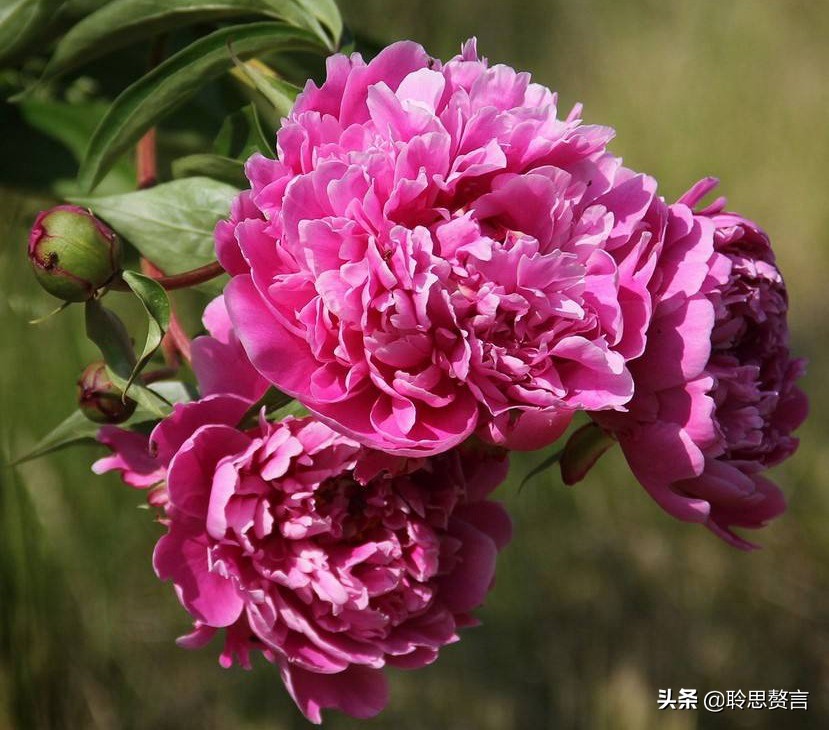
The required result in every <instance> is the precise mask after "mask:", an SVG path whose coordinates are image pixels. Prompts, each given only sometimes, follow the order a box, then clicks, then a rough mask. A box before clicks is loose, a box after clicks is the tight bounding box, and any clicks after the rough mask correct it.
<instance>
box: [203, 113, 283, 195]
mask: <svg viewBox="0 0 829 730" xmlns="http://www.w3.org/2000/svg"><path fill="white" fill-rule="evenodd" d="M275 146H276V140H274V141H273V142H268V136H267V135H266V134H265V131H264V129H263V128H262V120H261V119H260V118H259V112H258V111H257V110H256V106H255V105H253V104H249V105H248V106H246V107H244V108H243V109H240V110H239V111H236V112H234V113H233V114H231V115H229V116H228V117H227V118H226V119H225V120H224V122H223V124H222V127H221V129H220V130H219V133H218V134H217V135H216V139H215V140H214V142H213V151H214V152H215V153H216V154H217V155H222V156H223V157H232V158H234V159H242V160H246V159H247V158H248V157H250V156H251V155H252V154H253V153H254V152H259V153H260V154H263V155H265V156H266V157H270V158H271V159H273V157H274V148H275ZM245 187H247V183H246V184H245Z"/></svg>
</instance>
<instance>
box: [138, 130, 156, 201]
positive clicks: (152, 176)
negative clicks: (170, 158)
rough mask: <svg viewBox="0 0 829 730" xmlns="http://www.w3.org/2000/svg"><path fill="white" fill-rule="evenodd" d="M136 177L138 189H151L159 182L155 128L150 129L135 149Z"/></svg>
mask: <svg viewBox="0 0 829 730" xmlns="http://www.w3.org/2000/svg"><path fill="white" fill-rule="evenodd" d="M135 170H136V173H135V176H136V178H137V182H138V189H139V190H144V189H145V188H151V187H152V186H153V185H155V184H156V182H158V179H157V178H158V170H157V164H156V154H155V127H152V128H151V129H148V130H147V132H146V134H145V135H144V136H143V137H142V138H141V139H140V140H138V145H137V146H136V148H135Z"/></svg>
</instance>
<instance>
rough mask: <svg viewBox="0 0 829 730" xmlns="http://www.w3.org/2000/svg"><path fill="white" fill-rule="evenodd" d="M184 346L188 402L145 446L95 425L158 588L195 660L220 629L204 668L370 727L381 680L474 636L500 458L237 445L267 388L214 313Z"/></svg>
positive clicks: (289, 425)
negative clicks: (192, 377) (258, 670)
mask: <svg viewBox="0 0 829 730" xmlns="http://www.w3.org/2000/svg"><path fill="white" fill-rule="evenodd" d="M204 321H205V325H206V326H207V328H208V330H209V332H210V336H207V337H202V338H198V339H197V340H195V341H194V343H193V369H194V371H195V372H196V374H197V376H198V380H199V386H200V389H201V392H202V396H203V397H202V398H201V399H200V400H198V401H194V402H190V403H183V404H177V405H176V406H175V407H174V409H173V412H172V413H171V414H170V415H169V416H168V417H167V418H165V419H164V420H162V421H161V422H160V423H159V424H158V425H157V426H156V427H155V429H154V430H153V431H152V433H151V434H150V435H149V437H148V436H146V435H143V434H140V433H136V432H133V431H128V430H125V429H121V428H117V427H115V426H105V427H103V428H102V429H101V431H100V433H99V436H98V439H99V441H101V442H102V443H103V444H105V445H107V446H108V447H109V448H110V449H112V451H113V452H114V453H113V454H112V455H110V456H107V457H105V458H103V459H100V460H99V461H98V462H96V463H95V465H94V466H93V470H94V471H96V472H98V473H102V472H105V471H110V470H117V471H120V472H121V475H122V479H123V480H124V481H125V482H126V483H127V484H129V485H130V486H133V487H137V488H141V489H150V492H149V501H150V503H151V504H153V505H155V506H163V507H164V508H165V510H166V515H167V517H166V519H165V520H164V521H165V523H166V524H167V525H168V528H169V531H168V533H167V535H165V536H164V537H163V538H161V540H160V541H159V543H158V546H157V548H156V552H155V558H154V563H155V566H156V570H157V572H158V575H159V577H161V578H164V579H171V580H172V581H173V583H174V584H175V586H176V590H177V593H178V595H179V597H180V599H181V601H182V604H183V605H184V606H185V608H187V610H188V611H189V612H190V613H191V614H192V615H193V617H194V619H195V630H194V631H193V633H191V634H190V635H188V636H186V637H183V638H182V639H181V640H180V643H181V645H183V646H186V647H197V646H202V645H203V644H204V643H206V642H207V641H209V640H210V638H211V637H212V636H213V635H214V634H215V633H216V631H217V629H220V628H222V629H225V648H224V651H223V653H222V656H221V659H220V662H221V664H222V665H223V666H230V665H231V664H232V663H233V661H234V657H235V658H236V659H238V661H239V662H240V663H241V664H242V665H243V666H245V667H248V668H249V666H250V663H249V656H250V653H251V652H252V651H258V652H260V653H262V654H263V655H264V656H265V657H266V658H267V659H268V660H269V661H271V662H273V663H275V664H277V665H278V666H279V667H280V670H281V674H282V678H283V680H284V682H285V686H286V687H287V688H288V691H289V692H290V693H291V696H292V697H293V698H294V699H295V701H296V702H297V704H298V706H299V707H300V709H301V710H302V712H303V713H304V714H305V715H306V716H307V717H308V718H309V719H310V720H312V721H313V722H320V720H321V715H320V712H321V710H322V709H324V708H329V707H330V708H339V709H341V710H343V711H344V712H347V713H349V714H351V715H354V716H356V717H369V716H371V715H374V714H376V713H377V712H379V711H380V710H381V709H382V708H383V706H384V705H385V703H386V694H387V690H386V684H385V678H384V676H383V674H382V672H381V669H382V668H383V667H384V666H387V665H389V666H395V667H402V668H416V667H421V666H424V665H426V664H429V663H431V662H432V661H434V659H435V658H436V657H437V654H438V651H439V650H440V648H441V647H442V646H444V645H446V644H449V643H452V642H454V641H457V640H458V635H457V631H458V629H460V628H463V627H465V626H471V625H474V624H475V620H474V619H473V618H472V617H471V616H470V612H471V611H472V610H473V609H474V608H476V607H478V606H479V605H480V604H481V603H482V602H483V600H484V597H485V596H486V593H487V591H488V590H489V588H490V586H491V584H492V581H493V575H494V569H495V557H496V554H497V552H498V550H500V549H501V548H502V547H503V546H504V545H505V544H506V543H507V542H508V541H509V538H510V533H511V524H510V520H509V517H508V516H507V514H506V512H505V511H504V509H503V508H502V507H501V505H500V504H498V503H496V502H492V501H488V500H487V499H486V497H487V495H488V494H489V492H491V491H492V490H493V489H494V488H495V487H496V486H497V485H498V484H499V483H500V482H501V481H502V480H503V479H504V477H505V476H506V472H507V459H506V456H505V453H506V452H505V451H504V450H502V449H494V448H492V447H482V448H480V449H477V450H473V447H471V446H468V445H467V446H464V447H463V450H462V451H461V450H459V449H455V450H453V451H450V452H448V453H445V454H441V455H440V456H435V457H431V458H420V459H407V458H405V457H400V456H391V455H387V454H383V453H381V452H377V451H369V450H367V449H365V448H363V447H361V446H360V445H359V444H358V443H356V442H354V441H352V440H351V439H348V438H345V437H343V436H340V435H338V434H337V433H335V432H334V431H332V430H331V429H329V428H328V427H327V426H325V425H324V424H322V423H319V422H316V421H314V420H313V419H310V418H306V419H302V420H297V419H293V418H289V419H286V420H285V421H283V422H280V423H276V424H271V423H268V422H267V421H265V420H264V419H263V418H262V419H260V421H259V423H258V425H257V426H255V427H253V428H251V429H248V430H240V428H241V427H240V424H239V422H240V420H241V419H242V417H243V416H244V415H245V413H246V412H247V411H248V410H249V408H250V406H251V404H252V403H253V402H254V401H255V400H256V399H257V398H258V397H259V396H260V395H261V394H262V392H263V391H264V389H265V388H266V383H265V382H264V381H263V380H262V378H261V377H260V376H259V375H258V374H257V373H256V371H255V370H253V368H252V367H251V366H250V363H249V362H248V361H247V359H246V358H245V356H244V352H243V350H242V349H241V347H240V346H239V343H238V341H236V340H235V337H234V335H233V333H232V331H231V330H230V328H229V324H228V320H227V313H226V310H225V309H224V306H223V301H222V299H221V298H219V299H217V300H215V301H214V302H213V303H212V304H211V305H210V306H209V307H208V308H207V310H206V311H205V316H204Z"/></svg>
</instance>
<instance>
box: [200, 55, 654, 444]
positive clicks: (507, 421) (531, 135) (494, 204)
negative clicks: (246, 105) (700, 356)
mask: <svg viewBox="0 0 829 730" xmlns="http://www.w3.org/2000/svg"><path fill="white" fill-rule="evenodd" d="M580 111H581V110H580V107H578V106H577V107H576V108H574V109H573V110H572V111H571V112H570V114H569V115H568V116H567V117H566V118H565V119H558V118H557V117H556V95H555V94H553V93H551V92H550V91H549V90H548V89H546V88H545V87H543V86H540V85H538V84H534V83H530V77H529V75H528V74H526V73H516V72H515V71H514V70H512V69H511V68H509V67H507V66H501V65H498V66H493V67H489V66H488V64H487V62H486V61H485V60H480V59H478V57H477V53H476V49H475V43H474V41H470V42H468V43H467V44H466V45H465V46H464V48H463V52H462V54H461V55H460V56H457V57H456V58H453V59H452V60H451V61H449V62H448V63H447V64H446V65H445V66H444V65H441V63H440V62H439V61H437V60H435V59H433V58H430V57H429V56H428V55H427V54H426V52H425V51H424V50H423V49H422V48H421V47H420V46H419V45H416V44H414V43H411V42H404V43H397V44H394V45H392V46H390V47H389V48H387V49H385V50H384V51H383V52H382V53H380V54H379V55H378V56H377V57H376V58H375V59H374V60H372V61H371V62H370V63H368V64H366V63H364V62H363V60H362V59H361V58H360V56H359V55H353V56H351V57H350V58H349V57H346V56H342V55H338V56H334V57H332V58H330V59H329V61H328V75H327V79H326V81H325V83H324V84H323V85H322V86H321V87H319V88H317V87H316V86H315V85H314V84H313V83H310V82H309V84H308V85H307V86H306V88H305V90H304V92H303V93H302V94H301V95H300V97H299V98H298V99H297V102H296V105H295V107H294V110H293V112H292V114H291V116H290V117H289V118H288V119H287V120H286V121H285V123H284V125H283V126H282V128H281V129H280V131H279V133H278V135H277V151H278V156H279V159H278V160H269V159H266V158H264V157H261V156H254V157H252V158H251V159H250V160H249V161H248V164H247V168H246V169H247V174H248V177H249V178H250V181H251V189H250V190H249V191H245V192H243V193H242V194H241V195H240V196H239V198H238V199H237V200H236V202H235V203H234V206H233V209H232V211H231V218H230V220H229V221H224V222H221V223H219V225H218V226H217V229H216V247H217V253H218V256H219V259H220V261H221V262H222V264H223V265H224V267H225V268H226V269H227V271H228V272H229V273H230V274H231V275H232V276H233V279H232V281H231V282H230V284H229V285H228V287H227V289H226V299H227V303H228V309H229V311H230V316H231V319H232V321H233V324H234V328H235V330H236V332H237V333H238V336H239V338H240V340H241V342H242V344H243V346H244V348H245V350H246V351H247V353H248V355H249V356H250V359H251V361H252V362H253V364H254V366H255V367H256V368H257V369H258V370H259V372H260V373H262V375H263V376H265V377H266V378H267V379H268V380H269V381H270V382H272V383H273V384H275V385H276V386H277V387H278V388H279V389H281V390H282V391H284V392H286V393H289V394H290V395H292V396H294V397H296V398H298V399H299V400H300V401H301V402H302V403H303V404H304V405H305V406H306V407H308V408H309V409H310V410H311V411H312V412H314V413H315V414H317V415H318V416H319V417H320V418H321V419H322V420H323V421H324V422H326V423H327V424H329V425H330V426H331V427H332V428H334V429H336V430H338V431H339V432H341V433H343V434H345V435H348V436H350V437H351V438H354V439H355V440H357V441H359V442H360V443H363V444H365V445H368V446H371V447H374V448H378V449H382V450H385V451H388V452H392V453H396V454H401V455H414V456H416V455H424V454H433V453H439V452H441V451H444V450H446V449H449V448H451V447H452V446H454V445H455V444H458V443H460V442H461V441H463V440H464V439H465V438H467V437H468V436H469V435H470V434H472V433H473V432H475V431H476V430H477V431H478V433H479V434H480V435H482V436H483V437H484V438H487V439H489V440H491V441H493V442H495V443H499V444H502V445H505V446H508V447H510V448H521V447H523V448H537V447H539V446H541V445H543V444H545V443H548V442H550V441H552V440H554V439H555V438H556V437H558V435H560V434H561V432H562V431H563V430H564V429H565V428H566V426H567V424H568V422H569V420H570V417H571V415H572V413H573V412H574V411H575V410H577V409H584V408H587V409H590V410H601V409H619V408H622V407H623V406H624V404H625V403H627V401H628V400H629V399H630V397H631V395H632V393H633V380H632V377H631V375H630V372H629V370H628V368H627V366H626V362H627V361H629V360H631V359H633V358H636V357H638V356H639V355H641V354H642V352H643V350H644V346H645V330H646V327H647V323H648V321H649V319H650V314H651V302H650V293H649V289H648V281H649V277H650V275H651V274H652V272H653V265H652V263H651V261H652V259H653V257H654V255H655V254H656V252H658V249H659V247H660V246H661V226H662V225H663V223H664V220H661V219H659V217H658V216H657V217H656V218H653V217H649V211H651V212H652V211H653V200H654V191H655V183H654V181H653V180H652V179H651V178H648V177H645V176H642V175H636V174H634V173H633V172H631V171H630V170H628V169H626V168H624V167H623V166H622V165H621V160H619V159H618V158H616V157H614V156H612V155H610V154H609V153H607V151H606V144H607V142H608V141H609V140H610V139H611V137H612V135H613V131H612V130H611V129H609V128H606V127H596V126H585V125H582V124H581V122H580V119H579V115H580ZM657 212H658V211H657Z"/></svg>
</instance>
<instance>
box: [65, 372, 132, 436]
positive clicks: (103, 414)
mask: <svg viewBox="0 0 829 730" xmlns="http://www.w3.org/2000/svg"><path fill="white" fill-rule="evenodd" d="M122 395H123V392H122V391H121V389H120V388H118V387H117V386H116V385H115V384H114V383H113V382H112V381H111V380H110V379H109V375H107V370H106V365H105V364H104V363H103V362H93V363H92V364H91V365H88V366H87V368H86V370H84V371H83V373H81V377H80V379H79V380H78V406H79V407H80V409H81V411H82V412H83V414H84V415H85V416H86V417H87V418H88V419H89V420H90V421H94V422H95V423H123V422H124V421H126V420H127V419H128V418H129V417H130V416H131V415H132V414H133V412H134V411H135V401H134V400H132V398H127V399H126V401H122V399H121V398H122Z"/></svg>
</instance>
